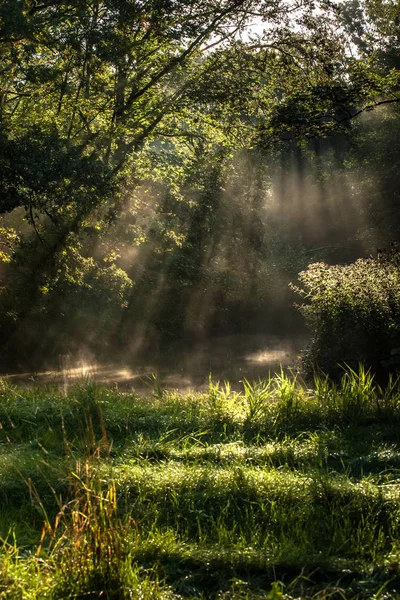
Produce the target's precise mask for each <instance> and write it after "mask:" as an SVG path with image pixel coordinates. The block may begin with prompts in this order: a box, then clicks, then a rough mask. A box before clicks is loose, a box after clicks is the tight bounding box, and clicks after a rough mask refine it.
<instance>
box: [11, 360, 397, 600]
mask: <svg viewBox="0 0 400 600" xmlns="http://www.w3.org/2000/svg"><path fill="white" fill-rule="evenodd" d="M150 383H151V384H152V386H151V389H150V388H149V393H148V396H147V397H146V398H144V397H139V396H137V395H135V394H134V393H133V392H132V393H120V392H117V391H112V390H108V389H105V388H102V387H99V386H98V385H97V384H95V383H93V382H85V383H82V384H81V385H80V386H76V387H74V388H73V389H71V390H70V391H69V393H68V394H67V396H66V397H63V395H61V394H60V393H59V392H57V390H55V389H54V390H51V389H32V390H22V389H18V388H14V387H12V386H10V385H9V384H8V383H7V382H6V381H3V382H2V383H1V387H0V397H1V400H0V424H1V429H0V440H1V446H0V477H1V481H0V536H1V538H2V541H1V559H0V598H18V599H25V598H54V599H55V598H135V599H143V600H146V599H148V598H154V599H158V598H165V599H174V598H182V599H189V598H207V599H208V598H210V599H211V598H213V599H214V598H215V599H221V600H223V599H224V600H228V599H231V598H232V599H233V598H240V599H249V600H251V599H254V600H256V599H261V598H269V599H270V600H273V599H279V598H288V599H289V598H320V599H324V598H382V599H383V598H385V599H386V598H398V597H400V437H399V425H400V386H399V384H398V382H394V381H391V382H389V385H388V387H387V388H385V389H382V388H380V387H378V386H375V385H374V382H373V380H372V378H371V377H370V376H369V374H368V373H365V371H363V370H362V369H360V372H359V373H354V372H350V373H348V374H345V375H344V376H343V379H342V381H341V382H340V383H338V384H336V385H334V384H332V383H331V382H329V380H328V379H326V378H324V377H323V376H321V377H319V378H317V379H316V381H315V385H313V386H312V387H310V388H309V389H308V388H307V387H306V386H305V385H304V384H300V383H299V382H296V381H295V380H294V379H293V378H289V377H287V376H286V375H284V374H283V373H281V374H280V375H278V376H274V377H272V378H270V379H268V380H267V381H264V382H256V383H249V382H244V384H243V391H242V392H240V393H238V392H233V391H232V390H231V389H230V387H229V385H227V384H224V385H218V384H216V383H213V382H210V386H209V390H208V392H207V393H205V394H193V395H187V396H180V395H178V394H175V393H171V392H165V391H164V390H162V389H161V388H160V386H159V384H158V382H157V380H156V378H154V380H153V381H152V382H150Z"/></svg>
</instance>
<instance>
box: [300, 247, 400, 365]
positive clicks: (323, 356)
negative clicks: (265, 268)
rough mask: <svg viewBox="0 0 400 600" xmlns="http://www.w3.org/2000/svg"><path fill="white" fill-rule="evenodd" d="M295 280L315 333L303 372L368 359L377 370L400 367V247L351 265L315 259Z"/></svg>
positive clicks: (306, 317) (351, 363) (302, 306)
mask: <svg viewBox="0 0 400 600" xmlns="http://www.w3.org/2000/svg"><path fill="white" fill-rule="evenodd" d="M299 279H300V282H301V284H302V286H301V287H297V286H294V285H292V286H291V287H292V289H294V290H295V291H296V292H298V293H299V294H300V295H301V296H302V298H303V299H304V300H305V303H304V304H302V305H301V306H299V309H300V311H301V313H302V314H303V315H304V317H305V319H306V322H307V325H308V327H309V328H310V329H311V331H312V334H313V338H312V341H311V344H310V346H309V348H308V350H307V351H306V352H305V354H304V357H303V367H304V370H305V372H310V371H312V370H313V369H315V367H318V368H320V369H322V370H323V371H325V372H327V373H329V374H330V375H337V374H338V373H339V372H341V369H340V366H339V365H340V364H343V363H346V364H347V365H349V366H350V367H352V368H354V367H356V366H357V364H358V363H360V362H361V363H365V364H366V365H368V366H369V367H371V368H372V369H373V371H374V372H375V373H376V374H377V375H384V374H385V373H387V372H388V371H396V370H398V368H399V367H400V252H399V251H397V249H396V248H392V249H391V250H390V251H387V252H381V253H379V254H378V255H377V256H376V257H370V258H360V259H358V260H357V261H356V262H354V263H353V264H350V265H333V266H330V265H327V264H325V263H315V264H311V265H309V267H308V269H307V270H306V271H302V272H301V273H300V274H299Z"/></svg>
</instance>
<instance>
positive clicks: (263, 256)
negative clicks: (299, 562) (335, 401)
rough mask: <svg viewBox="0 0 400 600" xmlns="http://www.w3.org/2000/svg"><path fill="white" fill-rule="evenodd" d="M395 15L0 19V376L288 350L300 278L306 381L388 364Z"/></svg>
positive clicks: (77, 7) (65, 8)
mask: <svg viewBox="0 0 400 600" xmlns="http://www.w3.org/2000/svg"><path fill="white" fill-rule="evenodd" d="M396 11H397V5H396V4H395V3H390V2H388V3H382V2H370V3H366V4H365V6H364V3H358V2H345V3H343V4H340V6H336V5H334V4H331V3H329V2H321V3H319V4H318V5H317V4H315V2H311V1H310V2H309V1H301V2H298V3H297V2H294V3H288V4H287V3H285V2H282V3H281V2H276V3H275V2H272V3H271V2H252V1H249V0H246V1H243V2H241V1H235V2H205V1H202V2H194V1H189V0H187V1H184V2H173V1H162V0H160V1H156V0H154V1H153V2H133V1H129V0H118V1H117V0H115V1H111V0H110V1H109V2H97V1H93V2H90V1H86V2H84V1H81V2H79V1H76V2H61V1H54V2H44V3H40V2H27V1H26V2H23V1H19V0H16V1H15V2H8V1H3V2H2V3H1V6H0V18H1V21H0V22H1V30H0V40H1V47H0V48H1V54H0V59H1V96H0V98H1V101H0V120H1V132H0V160H1V173H0V178H1V180H0V185H1V199H0V212H1V228H0V234H1V240H0V244H1V246H0V259H1V262H0V276H1V280H0V285H1V287H0V305H1V312H0V319H1V326H0V330H1V345H0V347H1V359H2V364H3V372H13V371H15V370H21V369H22V370H27V369H30V370H38V369H41V368H44V367H45V366H49V365H50V366H53V368H54V366H56V365H57V364H58V357H59V356H60V355H61V356H63V355H69V356H72V357H75V356H78V355H79V354H80V353H87V354H89V356H92V357H94V360H107V359H108V358H109V357H110V356H112V357H114V358H115V357H126V356H129V357H131V358H132V360H133V359H134V357H135V356H136V355H138V353H139V354H140V353H142V354H143V353H144V354H145V355H146V352H147V353H150V355H156V354H160V355H161V356H163V354H164V355H165V354H168V348H169V344H170V343H171V342H178V347H179V343H182V344H183V345H184V346H185V347H190V344H193V343H196V342H201V341H204V340H210V339H214V338H218V336H223V335H235V334H249V333H250V334H251V333H255V332H256V333H265V334H273V335H276V336H277V337H278V338H290V337H293V336H294V335H295V334H296V332H300V333H304V331H305V328H304V323H303V317H302V316H300V314H298V313H297V311H296V309H294V308H293V304H294V303H295V302H297V303H298V304H301V302H302V301H301V298H300V297H299V296H298V294H297V295H296V293H295V292H294V291H293V290H290V289H289V288H288V285H289V283H292V284H293V285H294V287H295V288H296V286H297V287H298V284H299V281H298V273H299V272H302V275H301V276H300V281H301V282H302V283H301V285H300V290H302V292H301V293H302V294H303V295H305V297H306V298H307V299H311V303H310V302H306V304H308V306H307V308H304V309H303V312H304V316H305V317H306V322H307V324H308V326H309V327H310V328H311V331H312V342H311V346H312V347H311V350H310V349H309V350H308V351H307V353H308V354H307V356H308V358H307V359H306V360H305V362H306V363H307V362H309V363H312V364H319V365H320V366H321V367H322V368H324V369H325V370H330V369H334V365H335V364H336V363H337V362H347V363H348V364H349V365H351V366H352V367H354V366H356V365H357V364H358V362H360V361H362V362H365V361H366V362H367V363H369V364H371V365H372V366H373V367H374V369H375V370H376V369H377V370H382V369H383V370H384V371H385V370H387V368H386V367H385V365H389V364H390V365H393V366H395V365H396V356H397V354H396V352H397V350H398V346H399V342H398V339H397V338H398V335H399V334H398V310H399V293H398V289H399V283H398V279H397V277H396V272H397V270H396V260H397V258H396V252H395V246H394V245H395V243H396V241H397V240H398V223H399V217H398V210H397V205H396V194H397V160H398V159H397V156H398V152H397V146H398V144H399V142H398V125H397V123H398V118H397V111H398V104H397V102H398V100H399V97H400V96H399V92H398V79H399V70H398V69H399V60H400V59H399V52H400V49H399V27H398V24H397V12H396ZM378 254H379V257H378ZM357 259H361V260H364V259H368V261H369V262H364V263H363V262H361V263H360V262H358V263H357V262H356V261H357ZM322 263H324V264H326V265H329V266H334V265H336V267H334V268H332V269H331V268H328V269H327V267H322V266H321V267H316V266H313V267H310V268H309V265H311V264H314V265H316V264H322ZM353 263H354V266H351V265H352V264H353ZM338 265H347V267H346V269H347V271H342V269H341V266H338ZM321 269H322V270H321ZM387 269H389V270H390V272H391V275H390V281H391V285H390V288H391V289H390V296H391V299H390V300H387V298H386V291H387V290H386V288H385V285H386V284H387V282H388V279H387V277H386V271H387ZM382 277H383V281H382V282H381V279H382ZM341 278H346V280H347V281H349V282H350V283H349V286H348V289H347V290H345V289H344V288H342V285H341ZM359 278H361V279H362V281H363V282H364V280H365V283H362V285H361V286H360V287H357V282H358V281H359ZM326 286H328V288H329V291H328V288H327V287H326ZM381 286H383V288H382V287H381ZM300 290H299V291H300ZM336 290H337V291H336ZM356 290H358V292H356ZM331 291H332V294H331ZM331 296H334V298H335V300H334V302H333V303H331V302H330V299H331ZM372 297H373V301H371V299H372ZM328 305H329V307H328V308H327V306H328ZM371 327H372V329H375V330H376V331H379V336H378V337H379V344H377V345H376V348H377V351H376V352H375V353H374V351H373V349H372V346H374V344H375V342H376V336H375V333H372V334H371V332H372V329H371ZM345 332H346V333H345ZM346 335H348V337H349V339H344V337H346ZM371 336H372V337H371ZM327 338H334V340H335V342H334V345H335V344H337V347H335V348H332V347H329V350H328V346H331V344H330V343H328V344H327V342H326V340H327ZM350 339H351V341H350V342H349V340H350ZM378 347H379V348H378ZM327 352H328V353H330V356H327V355H326V353H327ZM393 352H394V354H393Z"/></svg>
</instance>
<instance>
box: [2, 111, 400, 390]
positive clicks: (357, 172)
mask: <svg viewBox="0 0 400 600" xmlns="http://www.w3.org/2000/svg"><path fill="white" fill-rule="evenodd" d="M392 112H393V111H392ZM391 114H392V113H390V111H386V112H385V111H380V112H379V114H375V113H374V114H372V115H366V116H365V117H363V120H361V122H360V123H361V124H360V125H359V128H360V131H361V133H360V134H358V137H356V138H355V139H356V141H354V139H353V140H350V139H349V137H348V136H347V135H345V134H338V135H335V136H332V137H330V138H329V137H328V138H325V139H315V140H310V141H309V142H307V143H306V144H302V145H301V144H297V143H288V142H282V145H281V147H278V148H276V149H275V150H273V151H271V150H268V151H254V152H246V153H245V152H243V153H238V154H237V155H236V156H235V157H233V158H231V159H229V161H228V162H227V163H225V166H224V168H223V169H222V168H221V165H220V164H213V163H212V162H211V163H208V162H203V163H202V162H201V160H200V159H199V162H198V164H197V165H195V167H194V168H193V173H189V175H188V176H187V177H186V179H185V180H184V181H183V182H182V181H181V182H180V185H179V186H177V185H176V184H175V183H176V182H174V181H172V180H163V178H162V177H161V178H159V180H158V181H156V180H147V181H144V182H143V183H142V184H141V185H140V186H132V187H129V186H127V188H126V189H125V190H124V191H123V193H122V201H121V204H120V208H119V213H118V215H117V218H116V219H114V220H113V221H112V222H111V223H110V225H109V226H108V228H107V230H105V231H104V232H103V233H102V235H97V234H96V232H95V231H94V229H93V228H87V229H88V231H89V233H87V234H85V235H84V236H82V237H81V239H80V241H79V244H80V246H79V250H80V252H81V255H82V256H83V257H84V258H83V259H82V264H81V266H80V268H81V269H83V270H84V269H86V271H84V272H86V273H88V275H87V276H86V279H84V280H83V282H82V283H79V281H78V283H74V284H73V285H72V284H70V283H68V285H67V286H64V288H62V289H64V290H67V292H65V291H61V292H60V291H58V290H57V289H56V290H55V291H54V292H53V291H51V290H50V291H49V293H48V294H47V297H45V299H44V300H43V298H42V299H41V301H42V302H43V303H44V304H43V306H44V307H45V308H43V309H41V312H40V311H37V312H36V313H35V317H34V318H33V317H32V314H33V312H32V311H31V312H27V315H26V316H25V317H24V318H21V319H20V322H19V323H18V326H17V327H15V328H14V329H13V330H12V334H10V335H9V337H8V339H7V345H8V347H10V348H11V347H12V348H18V349H20V351H18V358H17V359H15V358H13V362H12V364H11V365H10V364H7V360H3V364H4V365H6V366H5V367H4V366H3V373H7V374H8V375H9V378H10V380H11V381H18V382H23V381H25V382H28V383H29V382H32V381H36V382H43V383H48V382H53V383H57V384H59V385H63V386H69V385H70V384H71V383H73V382H75V381H77V380H79V379H82V378H85V377H91V378H94V379H96V380H98V381H101V382H104V383H107V384H108V385H117V386H124V387H125V388H134V389H144V388H145V383H144V381H143V380H145V379H146V376H148V375H149V374H151V373H156V374H157V375H158V377H159V380H160V382H161V383H162V385H164V386H166V387H168V388H175V389H180V390H186V389H191V388H193V389H203V388H204V386H206V385H207V381H208V378H209V376H210V374H212V376H213V377H214V378H215V379H216V380H221V381H222V380H230V381H231V382H233V383H234V384H235V383H236V384H237V385H239V382H240V381H241V380H242V379H243V378H248V379H252V378H253V379H254V378H258V377H263V376H265V375H266V374H267V373H268V371H270V370H272V371H274V370H278V369H279V368H280V366H281V365H282V366H283V367H285V368H292V369H296V368H297V364H298V358H299V356H300V353H301V350H302V349H304V348H305V347H306V346H307V343H308V336H309V334H308V332H307V330H306V328H305V324H304V323H303V320H302V317H301V316H300V314H299V312H298V310H297V309H296V307H295V306H294V304H295V302H297V301H299V298H298V297H296V295H295V294H294V292H293V291H292V290H291V289H289V286H288V284H289V282H294V283H296V279H297V274H298V273H299V272H300V271H301V270H304V269H306V268H307V266H308V264H310V263H313V262H321V261H323V262H327V263H329V264H335V263H342V264H343V263H348V262H352V261H354V260H355V259H357V258H359V257H361V256H365V255H368V254H373V253H374V252H375V251H376V249H377V248H378V247H382V246H388V245H389V244H390V243H391V242H392V241H394V240H396V236H397V230H398V224H397V222H396V221H395V220H394V219H393V205H392V204H391V202H392V200H391V196H390V194H388V192H389V191H390V190H392V189H396V187H397V169H395V170H393V169H392V170H390V171H388V170H387V168H386V167H385V168H386V171H385V172H382V167H381V164H382V160H383V158H385V157H387V156H389V157H390V155H391V152H393V135H395V132H394V133H393V131H392V130H393V127H392V121H391V117H390V116H391ZM377 123H379V125H380V129H379V131H380V133H379V135H378V134H377V133H376V132H377V131H378V129H377ZM371 131H373V132H374V134H373V136H372V137H371ZM378 142H379V143H378ZM372 144H374V145H375V146H373V145H372ZM375 149H376V152H375ZM383 164H385V163H383ZM386 164H387V163H386ZM20 220H21V216H20V214H17V213H14V214H10V215H7V216H6V217H4V218H3V222H2V225H3V226H5V225H7V226H10V225H11V226H15V228H16V229H17V230H18V229H19V230H20V231H25V230H26V228H27V223H26V221H23V222H22V225H19V224H18V223H19V221H20ZM93 231H94V233H93ZM77 243H78V242H77ZM69 260H70V259H69ZM85 261H86V262H85ZM65 264H66V265H67V267H68V268H69V269H71V266H70V265H71V260H70V263H65ZM96 269H97V271H96ZM20 272H21V270H20V271H19V273H20ZM12 276H13V275H12ZM10 280H12V277H11V279H10ZM68 286H69V287H68ZM74 286H75V287H74ZM45 302H47V304H46V303H45ZM10 355H11V354H10Z"/></svg>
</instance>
